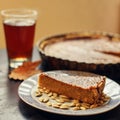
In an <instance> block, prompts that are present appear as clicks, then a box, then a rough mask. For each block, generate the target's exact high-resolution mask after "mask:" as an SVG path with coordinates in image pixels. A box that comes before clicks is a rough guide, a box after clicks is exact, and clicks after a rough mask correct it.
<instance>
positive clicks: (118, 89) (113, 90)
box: [18, 71, 120, 116]
mask: <svg viewBox="0 0 120 120" xmlns="http://www.w3.org/2000/svg"><path fill="white" fill-rule="evenodd" d="M54 72H60V71H54ZM61 72H62V71H61ZM67 72H69V71H67ZM76 72H78V71H76ZM49 73H51V74H52V73H53V71H51V72H49ZM37 83H38V74H37V75H34V76H32V77H30V78H28V79H27V80H25V81H23V82H22V83H21V84H20V86H19V89H18V94H19V97H20V98H21V99H22V100H23V101H24V102H25V103H27V104H28V105H30V106H32V107H34V108H37V109H40V110H43V111H46V112H51V113H56V114H61V115H69V116H86V115H95V114H100V113H104V112H107V111H110V110H112V109H114V108H115V107H117V106H118V105H120V85H119V84H117V83H116V82H115V81H113V80H111V79H108V78H107V79H106V85H105V89H104V93H105V94H107V95H108V96H110V97H111V100H110V101H109V102H108V103H107V104H105V105H103V106H100V107H97V108H94V109H87V110H78V111H73V110H62V109H57V108H53V107H48V106H46V104H45V103H41V102H38V101H37V100H36V99H35V97H34V95H33V94H34V93H35V90H36V89H37Z"/></svg>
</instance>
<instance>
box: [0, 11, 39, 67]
mask: <svg viewBox="0 0 120 120" xmlns="http://www.w3.org/2000/svg"><path fill="white" fill-rule="evenodd" d="M1 15H2V18H3V26H4V32H5V39H6V48H7V53H8V61H9V67H10V68H17V67H18V66H19V65H21V64H22V63H23V62H24V61H30V60H31V58H32V51H33V43H34V35H35V26H36V20H37V16H38V13H37V11H36V10H31V9H8V10H2V11H1Z"/></svg>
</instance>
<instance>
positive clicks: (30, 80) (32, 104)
mask: <svg viewBox="0 0 120 120" xmlns="http://www.w3.org/2000/svg"><path fill="white" fill-rule="evenodd" d="M56 71H67V70H53V71H46V72H56ZM46 72H45V73H46ZM76 72H78V71H76ZM79 72H80V71H79ZM40 74H41V73H39V74H35V75H33V76H31V77H29V78H27V79H26V80H24V81H23V82H22V83H21V84H20V85H19V87H18V96H19V97H20V99H21V100H22V101H23V102H25V103H27V104H28V105H30V106H32V107H33V108H36V109H38V110H42V111H45V112H49V113H54V114H59V115H67V116H88V115H97V114H102V113H105V112H108V111H110V110H112V109H114V108H116V107H117V106H119V105H120V102H117V104H115V105H114V106H113V107H109V106H108V107H107V108H108V109H107V110H103V111H100V112H93V113H90V112H88V113H84V114H78V112H77V111H74V112H70V114H69V113H66V112H58V111H59V110H60V111H66V110H61V109H56V108H53V107H49V109H46V108H45V109H43V108H40V107H39V106H36V105H35V104H34V103H35V102H36V103H37V104H43V103H40V102H39V103H38V102H37V101H36V100H35V99H34V98H33V97H32V95H31V92H32V89H33V88H34V87H35V86H37V77H38V75H40ZM93 74H94V73H93ZM34 78H36V79H34ZM106 81H109V82H112V83H114V84H117V85H118V86H120V85H119V84H118V83H117V82H115V81H114V80H112V79H110V78H107V77H106ZM27 82H28V83H29V82H33V83H32V87H31V88H28V89H29V90H30V91H29V95H22V94H21V92H20V90H21V87H22V86H24V84H26V83H27ZM23 92H24V91H23ZM25 97H28V98H30V99H32V101H31V102H30V101H26V99H25ZM111 102H114V100H112V99H111V100H110V101H109V103H107V105H109V104H110V103H111ZM44 106H46V105H45V104H44ZM103 107H104V106H100V107H99V108H103ZM52 109H53V110H52ZM95 109H98V108H94V110H95ZM91 110H93V109H87V110H85V111H91ZM67 111H68V110H67ZM75 112H76V113H77V114H76V113H75ZM71 113H73V114H71Z"/></svg>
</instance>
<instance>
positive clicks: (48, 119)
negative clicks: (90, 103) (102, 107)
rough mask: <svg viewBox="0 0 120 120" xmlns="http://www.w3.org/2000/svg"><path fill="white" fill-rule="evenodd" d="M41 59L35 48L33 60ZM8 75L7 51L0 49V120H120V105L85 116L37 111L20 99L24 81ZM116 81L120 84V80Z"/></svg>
mask: <svg viewBox="0 0 120 120" xmlns="http://www.w3.org/2000/svg"><path fill="white" fill-rule="evenodd" d="M39 59H40V56H39V53H38V51H37V49H36V48H34V51H33V59H32V60H33V61H35V60H39ZM8 74H9V69H8V60H7V53H6V50H5V49H0V120H8V119H9V120H64V119H65V120H120V105H118V106H117V107H115V108H114V109H112V110H110V111H107V112H103V113H100V114H94V115H85V116H82V115H80V116H79V115H77V116H76V115H75V116H74V115H65V114H56V113H53V112H48V111H44V110H40V109H37V108H35V107H34V106H31V105H29V104H28V103H27V102H24V101H23V100H22V99H20V97H19V95H18V88H19V85H20V84H21V83H22V81H14V80H10V79H9V78H8ZM114 81H115V82H116V83H118V84H120V80H114ZM111 91H112V90H111ZM119 93H120V92H119ZM31 104H33V103H32V101H31ZM65 111H66V110H65Z"/></svg>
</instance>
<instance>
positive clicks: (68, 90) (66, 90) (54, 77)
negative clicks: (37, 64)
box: [38, 70, 105, 104]
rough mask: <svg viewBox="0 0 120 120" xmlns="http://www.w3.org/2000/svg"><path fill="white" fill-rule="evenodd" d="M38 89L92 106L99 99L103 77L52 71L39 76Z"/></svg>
mask: <svg viewBox="0 0 120 120" xmlns="http://www.w3.org/2000/svg"><path fill="white" fill-rule="evenodd" d="M38 84H39V87H41V88H46V89H49V90H50V91H52V92H55V93H58V94H63V95H66V96H68V97H69V98H73V99H77V100H80V101H82V102H85V103H90V104H93V103H95V102H97V100H98V99H99V98H100V97H101V94H102V93H103V89H104V86H105V77H104V76H100V75H96V74H93V73H88V72H81V71H64V70H61V71H53V72H45V73H41V74H40V75H39V80H38Z"/></svg>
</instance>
